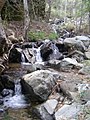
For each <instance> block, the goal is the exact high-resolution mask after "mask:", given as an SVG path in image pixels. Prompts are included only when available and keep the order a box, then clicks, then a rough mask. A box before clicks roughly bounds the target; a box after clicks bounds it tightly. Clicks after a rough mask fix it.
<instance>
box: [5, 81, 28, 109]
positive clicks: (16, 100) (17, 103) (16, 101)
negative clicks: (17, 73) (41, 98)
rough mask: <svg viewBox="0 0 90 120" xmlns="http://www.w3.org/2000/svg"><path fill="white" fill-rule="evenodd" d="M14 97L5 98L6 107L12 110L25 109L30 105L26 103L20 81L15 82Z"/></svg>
mask: <svg viewBox="0 0 90 120" xmlns="http://www.w3.org/2000/svg"><path fill="white" fill-rule="evenodd" d="M14 91H15V93H14V96H11V97H5V98H4V106H5V107H10V108H25V107H27V106H28V105H29V104H27V103H26V98H25V96H24V95H23V94H22V92H21V84H20V80H16V81H15V90H14Z"/></svg>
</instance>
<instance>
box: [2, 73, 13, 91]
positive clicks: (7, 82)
mask: <svg viewBox="0 0 90 120" xmlns="http://www.w3.org/2000/svg"><path fill="white" fill-rule="evenodd" d="M14 87H15V86H14V82H12V81H11V79H10V77H9V76H7V75H1V76H0V92H1V91H2V90H3V89H11V90H14Z"/></svg>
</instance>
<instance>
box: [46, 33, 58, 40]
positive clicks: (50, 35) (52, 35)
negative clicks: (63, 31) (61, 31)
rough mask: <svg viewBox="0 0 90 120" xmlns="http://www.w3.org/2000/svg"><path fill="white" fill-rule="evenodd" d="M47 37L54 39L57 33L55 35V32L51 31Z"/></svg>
mask: <svg viewBox="0 0 90 120" xmlns="http://www.w3.org/2000/svg"><path fill="white" fill-rule="evenodd" d="M48 38H49V39H50V40H55V39H57V38H58V35H57V34H56V33H54V32H52V33H50V34H49V35H48Z"/></svg>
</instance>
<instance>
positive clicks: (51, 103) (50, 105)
mask: <svg viewBox="0 0 90 120" xmlns="http://www.w3.org/2000/svg"><path fill="white" fill-rule="evenodd" d="M57 104H58V101H57V100H55V99H50V100H47V101H46V102H45V103H44V108H45V109H46V110H47V111H48V113H49V114H50V115H52V114H53V113H54V111H55V108H56V106H57Z"/></svg>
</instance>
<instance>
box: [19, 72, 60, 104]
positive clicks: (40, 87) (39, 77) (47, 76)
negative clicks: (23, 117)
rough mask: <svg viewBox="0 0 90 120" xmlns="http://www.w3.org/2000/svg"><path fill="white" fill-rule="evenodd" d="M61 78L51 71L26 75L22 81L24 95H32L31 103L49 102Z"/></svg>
mask: <svg viewBox="0 0 90 120" xmlns="http://www.w3.org/2000/svg"><path fill="white" fill-rule="evenodd" d="M59 77H60V76H59V75H58V74H57V73H52V72H50V71H49V70H38V71H35V72H33V73H30V74H27V75H24V76H23V77H22V80H21V84H22V90H23V93H24V94H28V95H30V98H31V101H41V102H43V101H45V100H47V98H48V96H49V95H50V93H51V91H52V88H53V87H54V85H55V83H56V80H57V79H58V78H59Z"/></svg>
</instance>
